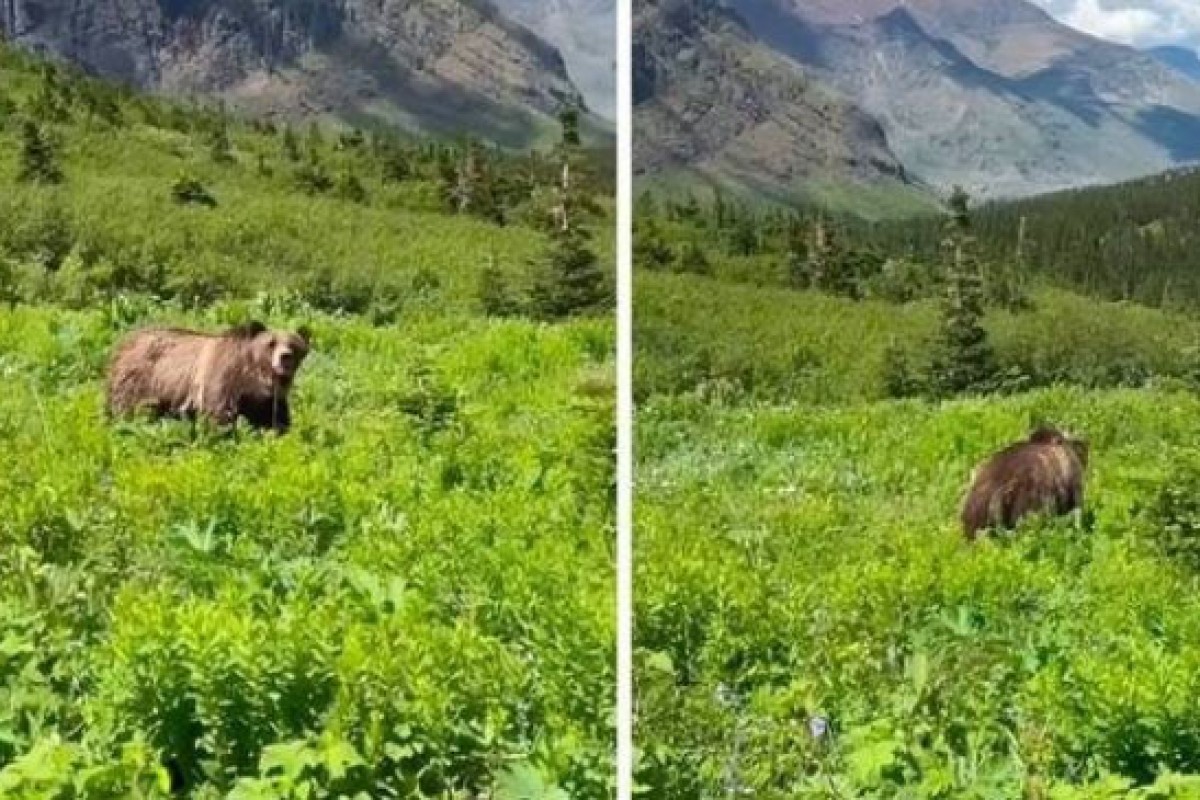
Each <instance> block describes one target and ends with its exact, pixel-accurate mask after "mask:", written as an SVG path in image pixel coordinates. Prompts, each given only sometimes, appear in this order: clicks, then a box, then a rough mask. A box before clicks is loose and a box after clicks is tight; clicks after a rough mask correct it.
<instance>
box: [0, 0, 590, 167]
mask: <svg viewBox="0 0 1200 800" xmlns="http://www.w3.org/2000/svg"><path fill="white" fill-rule="evenodd" d="M2 8H3V14H2V15H0V22H2V27H3V31H4V32H5V34H6V36H8V37H9V38H11V39H13V40H15V41H16V42H18V43H20V44H22V45H25V46H27V47H30V48H35V49H39V50H44V51H49V52H51V53H55V54H57V55H60V56H63V57H66V58H68V59H70V60H72V61H74V62H76V63H78V64H80V65H82V66H84V67H85V68H87V69H89V70H91V71H94V72H96V73H99V74H102V75H105V76H108V77H112V78H117V79H120V80H122V81H125V82H128V83H131V84H133V85H135V86H138V87H142V88H147V89H152V90H157V91H162V92H167V93H171V94H184V95H189V94H205V95H217V96H220V97H222V98H224V99H226V100H227V101H229V102H230V103H232V104H233V105H235V106H237V107H242V108H245V109H247V110H250V111H253V112H256V113H260V114H266V115H280V116H286V117H296V116H313V115H327V116H335V117H339V118H341V119H344V120H347V121H351V122H354V123H356V124H365V123H368V122H371V121H374V122H380V123H388V124H399V125H401V126H403V127H406V128H409V129H413V130H418V131H426V132H436V133H456V132H458V131H460V130H469V131H473V132H476V133H479V134H482V135H486V136H487V137H488V138H491V139H493V140H495V141H498V142H501V143H504V144H509V145H514V146H525V145H528V144H530V143H532V142H534V141H536V140H537V139H538V138H539V137H540V136H541V135H542V134H543V133H544V132H545V131H547V130H549V129H550V127H551V126H550V124H549V123H550V119H551V118H552V117H553V115H554V113H555V112H556V111H557V110H558V109H559V108H560V107H561V106H562V104H564V103H572V102H577V101H578V100H579V93H578V90H577V89H576V88H575V87H574V85H573V84H572V83H571V81H570V79H569V78H568V77H567V73H566V67H565V65H564V63H563V59H562V56H561V54H560V53H559V52H558V50H557V49H556V48H555V47H553V46H552V45H550V44H548V43H547V42H546V41H545V40H543V39H541V38H539V37H538V36H536V35H535V34H533V33H532V32H530V31H529V30H527V29H526V28H524V27H522V26H521V25H518V24H516V23H514V22H512V21H510V20H509V19H508V18H507V17H505V16H504V15H503V14H501V13H500V12H499V11H498V10H497V9H496V8H495V7H494V6H492V5H491V4H490V3H488V2H486V0H414V1H411V2H410V1H408V0H381V1H379V2H377V1H376V0H313V2H309V3H303V4H296V3H289V2H286V0H252V1H251V2H238V1H237V0H198V1H197V2H180V1H179V0H98V1H97V2H94V3H89V4H87V5H86V6H81V5H79V4H78V3H75V2H73V0H38V2H32V0H4V4H3V6H2Z"/></svg>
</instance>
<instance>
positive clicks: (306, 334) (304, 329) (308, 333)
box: [296, 325, 313, 347]
mask: <svg viewBox="0 0 1200 800" xmlns="http://www.w3.org/2000/svg"><path fill="white" fill-rule="evenodd" d="M296 335H297V336H299V337H300V338H301V339H303V340H304V343H305V344H306V345H308V346H309V347H312V342H313V335H312V329H311V328H309V327H308V326H307V325H301V326H300V327H299V328H297V329H296Z"/></svg>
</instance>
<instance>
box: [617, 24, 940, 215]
mask: <svg viewBox="0 0 1200 800" xmlns="http://www.w3.org/2000/svg"><path fill="white" fill-rule="evenodd" d="M633 61H634V75H633V83H634V86H633V93H634V129H635V130H636V132H637V135H636V136H635V137H634V164H635V170H636V173H637V175H638V176H639V178H640V179H641V180H643V182H645V181H647V180H652V181H655V182H657V183H659V184H672V183H675V184H678V183H683V184H684V185H691V184H696V183H700V184H718V185H722V186H726V187H733V188H735V189H738V190H742V191H745V192H747V193H753V194H757V195H766V196H769V197H775V198H778V199H783V200H786V199H792V198H796V197H798V196H811V195H812V194H814V193H819V192H820V191H822V190H823V189H824V188H826V187H829V186H838V187H843V188H844V187H850V188H851V189H854V188H857V189H862V190H866V191H869V190H876V191H878V190H880V189H883V190H884V191H886V192H895V193H899V194H912V195H916V194H917V190H916V189H915V187H914V186H913V185H912V183H911V181H910V180H909V178H908V176H907V174H906V172H905V169H904V167H903V166H902V164H901V163H900V161H899V160H898V159H897V158H896V155H895V154H894V153H893V152H892V150H891V148H890V147H889V144H888V139H887V136H886V135H885V133H884V131H883V129H882V128H881V127H880V125H879V124H878V123H877V122H876V121H875V120H874V119H872V118H871V117H870V116H868V115H866V114H864V113H862V111H860V110H859V109H858V108H856V107H855V106H854V105H853V104H852V103H849V102H847V101H846V100H845V99H844V98H842V97H840V96H838V95H837V93H835V92H832V91H829V90H827V89H826V88H825V87H824V86H822V85H821V84H820V83H819V82H818V81H816V80H814V79H813V77H812V76H811V75H810V74H809V72H808V71H807V70H806V69H804V68H802V67H801V66H800V65H798V64H797V63H796V62H794V61H793V60H791V59H790V58H788V57H787V56H785V55H782V54H780V53H778V52H776V51H774V50H772V49H771V48H769V47H767V46H765V45H763V43H762V42H761V41H759V40H758V39H757V38H756V37H755V36H754V34H753V33H752V32H751V31H750V30H749V28H747V26H746V24H745V21H744V20H743V19H742V18H740V17H739V16H738V15H737V14H734V13H732V12H731V11H730V10H728V9H727V8H725V7H724V6H723V5H722V4H721V3H719V2H717V1H716V0H643V2H640V3H638V5H637V11H636V14H635V18H634V41H633Z"/></svg>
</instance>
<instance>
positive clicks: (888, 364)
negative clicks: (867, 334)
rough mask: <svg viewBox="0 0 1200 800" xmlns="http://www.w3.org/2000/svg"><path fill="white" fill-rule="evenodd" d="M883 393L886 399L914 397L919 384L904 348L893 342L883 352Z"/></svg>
mask: <svg viewBox="0 0 1200 800" xmlns="http://www.w3.org/2000/svg"><path fill="white" fill-rule="evenodd" d="M882 373H883V393H884V395H885V396H887V397H893V398H903V397H916V396H918V395H919V394H921V382H920V380H919V379H918V378H917V375H916V373H915V372H914V371H913V369H912V366H911V365H910V363H909V359H908V354H907V353H906V352H905V351H904V348H902V347H900V346H899V345H897V344H895V343H894V342H893V343H892V344H890V345H888V347H887V349H886V350H884V351H883V368H882Z"/></svg>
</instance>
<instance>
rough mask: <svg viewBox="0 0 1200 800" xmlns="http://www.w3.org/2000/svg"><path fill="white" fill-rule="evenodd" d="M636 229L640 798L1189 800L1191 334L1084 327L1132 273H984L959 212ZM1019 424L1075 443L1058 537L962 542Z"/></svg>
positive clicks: (1182, 319)
mask: <svg viewBox="0 0 1200 800" xmlns="http://www.w3.org/2000/svg"><path fill="white" fill-rule="evenodd" d="M1105 191H1107V190H1105ZM1047 202H1051V201H1047ZM1078 202H1079V203H1080V204H1081V207H1082V204H1085V203H1086V202H1087V201H1086V200H1085V199H1083V196H1081V199H1079V200H1078ZM640 205H641V208H640V213H639V214H638V215H637V219H638V228H639V231H638V236H639V239H638V242H637V244H636V247H637V259H638V260H637V262H636V269H637V273H636V292H635V298H636V301H635V302H636V307H635V325H636V336H637V339H636V345H637V358H638V360H637V363H636V371H637V376H638V377H637V380H638V389H639V409H638V420H637V431H638V448H639V449H638V498H639V500H638V507H637V511H636V525H637V531H638V539H637V543H638V546H637V551H636V575H635V580H636V586H637V594H636V604H637V623H636V636H637V645H638V657H637V661H638V664H637V674H638V686H639V698H640V700H639V719H638V729H637V736H638V741H639V749H640V752H639V763H638V774H639V776H640V780H641V782H642V784H643V785H644V786H645V787H646V791H647V793H648V795H653V796H664V797H704V798H715V797H729V796H735V795H747V796H749V795H753V796H755V797H760V798H781V799H782V798H796V797H811V798H852V797H853V798H947V800H948V799H949V798H955V799H958V798H995V799H996V800H1000V799H1001V798H1014V797H1024V798H1028V800H1045V799H1047V798H1068V799H1073V798H1080V799H1082V798H1087V799H1088V800H1097V799H1098V798H1114V799H1115V798H1126V797H1134V798H1166V797H1196V796H1200V738H1197V736H1196V735H1195V732H1196V731H1197V730H1200V707H1198V706H1197V705H1196V703H1195V698H1196V697H1197V692H1196V687H1195V676H1196V674H1197V665H1198V664H1200V629H1198V628H1197V627H1196V619H1197V611H1200V608H1198V607H1197V598H1198V597H1200V591H1198V590H1200V571H1198V569H1200V561H1198V560H1197V558H1196V550H1195V546H1196V545H1195V536H1196V532H1197V530H1198V528H1197V522H1196V517H1195V515H1196V507H1197V506H1196V499H1195V498H1196V497H1197V495H1198V492H1200V462H1197V460H1196V457H1195V453H1194V443H1195V441H1196V436H1197V434H1198V433H1200V403H1198V402H1197V400H1196V394H1195V390H1196V379H1197V374H1198V373H1197V369H1196V368H1197V361H1196V358H1197V354H1198V351H1197V345H1198V344H1200V320H1198V319H1197V318H1196V317H1195V316H1194V315H1193V314H1191V313H1187V309H1186V308H1185V307H1184V304H1182V303H1178V304H1177V303H1168V304H1167V305H1170V306H1177V307H1176V308H1175V309H1174V310H1164V309H1161V308H1151V307H1148V306H1146V305H1138V304H1133V303H1129V302H1117V301H1114V300H1113V299H1112V298H1113V297H1114V296H1117V297H1125V296H1128V297H1133V298H1137V297H1142V296H1143V292H1144V290H1145V286H1148V285H1151V284H1152V283H1153V281H1155V280H1157V279H1158V277H1157V276H1159V275H1161V274H1162V273H1159V272H1156V271H1155V270H1148V271H1144V272H1140V271H1139V270H1140V266H1136V265H1129V266H1128V269H1127V270H1126V271H1125V272H1123V273H1122V275H1121V277H1122V278H1123V279H1124V280H1126V281H1128V283H1129V285H1130V286H1131V287H1132V291H1131V292H1129V293H1128V294H1127V295H1126V294H1121V293H1116V294H1115V295H1114V293H1112V292H1110V291H1108V288H1109V287H1108V286H1107V285H1100V284H1089V283H1088V282H1087V281H1086V280H1082V279H1079V278H1078V276H1075V275H1071V274H1051V273H1049V267H1045V268H1044V269H1045V271H1043V267H1040V266H1037V265H1035V264H1034V263H1033V260H1032V259H1031V258H1027V257H1025V256H1022V257H1020V258H1018V257H1017V256H1016V255H1015V254H1014V252H1012V251H1008V252H1007V255H1004V256H1001V255H999V253H1000V251H999V250H996V249H990V246H989V238H988V237H989V236H990V234H989V227H988V226H990V225H991V224H992V223H993V221H994V220H995V219H997V218H999V217H1000V216H1002V215H1003V214H1008V213H1010V210H1006V209H988V210H976V211H974V213H972V212H971V211H970V210H969V209H968V207H967V205H966V203H965V198H963V197H961V196H957V197H955V198H953V199H952V202H951V203H950V209H951V212H952V213H950V214H949V215H946V216H943V217H940V218H939V219H937V220H936V227H935V226H934V223H933V222H930V221H925V220H918V221H914V222H912V223H911V224H910V226H909V227H907V228H903V227H900V226H896V227H894V228H890V229H888V230H887V236H886V237H885V236H883V234H882V233H881V231H882V230H883V229H882V228H881V227H877V226H867V225H863V224H860V223H855V222H850V221H847V220H836V219H831V218H830V217H828V216H827V215H821V214H817V213H815V212H813V213H807V212H805V213H799V214H796V215H790V214H786V215H785V214H781V213H774V212H772V213H766V214H764V213H761V212H760V213H751V212H750V211H749V210H748V209H743V208H739V207H737V206H732V207H730V206H725V207H721V206H719V205H718V206H711V205H710V206H700V205H698V204H696V205H692V204H686V203H683V204H680V203H663V202H662V201H661V200H658V199H657V198H646V199H644V200H643V201H642V202H641V204H640ZM1167 205H1168V206H1170V204H1169V203H1168V204H1167ZM1171 207H1173V206H1171ZM718 220H719V221H718ZM1077 223H1078V224H1079V225H1081V226H1085V225H1090V224H1092V223H1091V222H1090V221H1089V220H1088V218H1086V217H1085V216H1081V217H1080V218H1079V219H1078V220H1077ZM1064 224H1066V222H1064ZM1096 224H1099V223H1096ZM1030 227H1031V228H1032V223H1030ZM831 231H832V233H831ZM647 233H648V234H649V235H647ZM1178 269H1179V270H1180V271H1182V270H1183V266H1182V262H1181V263H1180V266H1179V267H1178ZM1143 278H1144V280H1145V281H1146V283H1145V284H1143V283H1142V280H1143ZM1042 421H1049V422H1052V423H1056V424H1059V425H1062V426H1064V427H1066V428H1068V429H1069V430H1071V431H1074V432H1076V433H1078V434H1082V435H1083V436H1085V437H1087V438H1088V439H1089V440H1090V442H1091V446H1092V464H1091V468H1090V472H1089V482H1088V487H1087V503H1086V508H1085V511H1084V513H1082V514H1081V515H1077V516H1074V517H1067V518H1062V519H1057V520H1036V519H1035V520H1029V521H1027V522H1026V523H1025V524H1024V525H1023V526H1022V527H1021V529H1020V530H1019V531H1018V532H1017V533H1016V535H1014V536H997V537H993V538H990V539H987V540H985V541H983V542H980V543H977V544H974V545H972V544H969V543H967V542H966V541H965V540H964V537H963V535H962V532H961V529H960V528H959V525H958V519H957V517H958V513H957V512H958V509H959V502H960V500H961V496H962V493H963V492H964V490H965V489H966V486H967V482H968V480H969V477H970V474H971V470H972V468H974V467H975V466H976V465H977V464H978V463H979V462H980V461H981V460H982V459H983V458H984V457H986V456H987V455H988V454H989V453H990V452H992V451H994V450H996V449H998V448H999V447H1001V446H1004V445H1006V444H1008V443H1010V442H1012V441H1014V440H1016V439H1019V438H1021V437H1023V436H1024V435H1025V434H1026V433H1027V432H1028V431H1029V429H1030V427H1031V426H1032V425H1034V424H1035V423H1038V422H1042Z"/></svg>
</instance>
